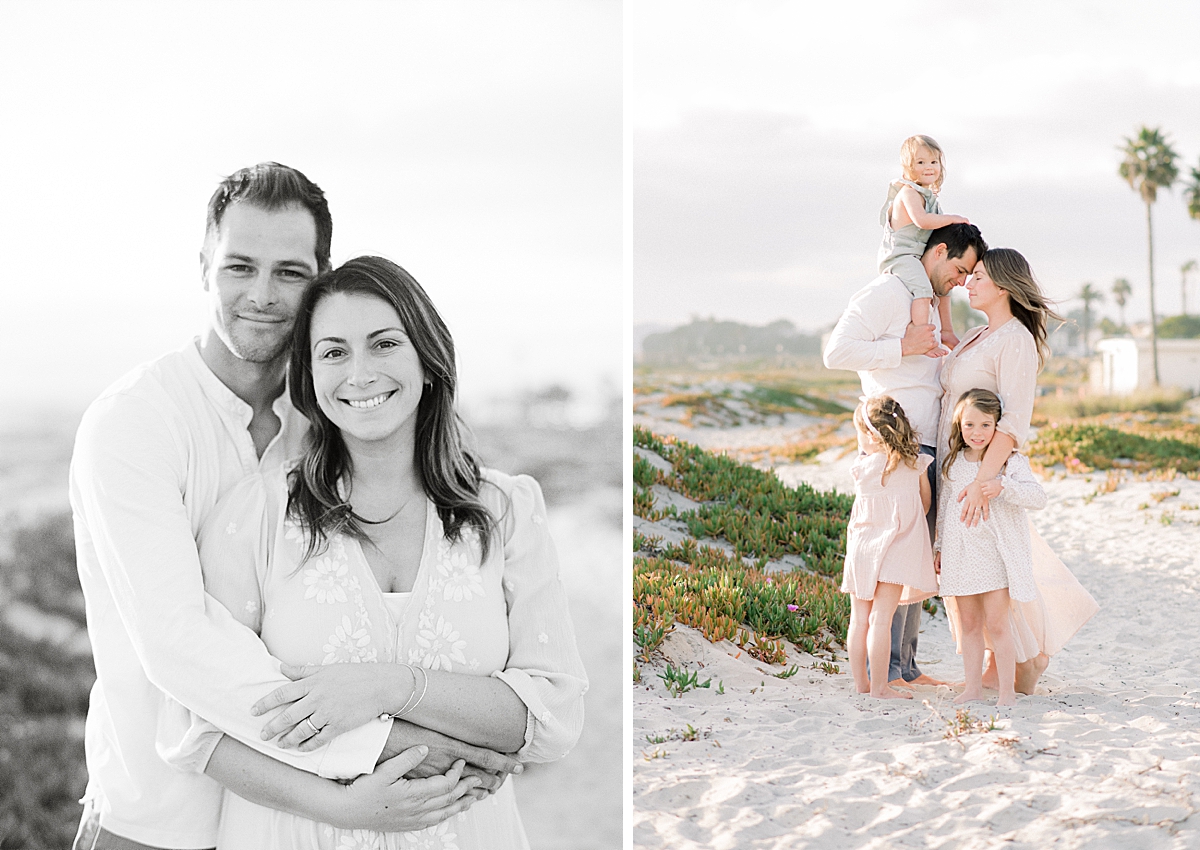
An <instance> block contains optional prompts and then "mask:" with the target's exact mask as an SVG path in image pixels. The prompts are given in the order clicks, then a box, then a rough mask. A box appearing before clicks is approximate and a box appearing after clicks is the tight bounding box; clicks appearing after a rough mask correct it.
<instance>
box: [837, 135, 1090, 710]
mask: <svg viewBox="0 0 1200 850" xmlns="http://www.w3.org/2000/svg"><path fill="white" fill-rule="evenodd" d="M901 165H902V173H903V178H902V179H900V180H896V181H894V182H893V183H892V184H891V185H890V187H889V191H888V197H887V202H886V203H885V204H884V207H883V210H882V212H881V215H880V218H881V224H882V225H883V243H882V245H881V246H880V250H879V271H880V275H879V277H877V278H876V279H875V280H873V281H872V282H871V283H869V284H867V285H866V286H865V287H863V288H862V289H861V290H859V291H858V292H857V293H855V294H854V296H853V297H852V298H851V299H850V304H849V306H848V307H847V308H846V310H845V312H844V313H843V314H842V317H841V318H840V319H839V320H838V323H837V325H836V326H835V327H834V329H833V333H832V335H831V336H830V339H829V342H828V344H827V345H826V348H825V351H824V362H825V365H826V367H828V368H830V369H850V370H854V371H856V372H858V374H859V378H860V379H861V382H862V390H863V400H862V402H861V403H860V404H859V406H858V408H857V409H856V410H855V411H854V425H855V429H856V431H857V433H858V445H859V451H860V454H859V456H858V458H857V459H856V460H855V462H854V464H853V466H852V468H851V473H852V474H853V476H854V485H855V500H854V508H853V510H852V511H851V515H850V522H849V526H848V528H847V541H846V562H845V569H844V573H843V575H844V577H843V581H842V591H843V592H845V593H848V594H849V595H850V602H851V616H850V628H849V633H848V635H847V641H846V643H847V650H848V652H849V655H850V669H851V673H852V675H853V677H854V684H855V687H856V689H857V691H858V692H859V693H863V694H867V693H869V694H870V695H871V696H874V697H879V698H882V699H911V698H912V693H911V690H910V687H911V686H912V685H914V684H922V685H942V684H946V683H944V682H939V681H937V680H935V679H932V678H931V677H929V676H927V675H924V674H922V673H921V671H920V669H919V668H918V667H917V660H916V653H917V638H918V633H919V626H920V618H921V608H922V606H921V604H920V603H921V602H922V601H923V600H925V599H928V598H930V597H932V596H935V595H940V596H942V598H943V599H944V600H945V605H946V613H947V617H948V619H949V622H950V628H951V630H952V632H953V634H954V637H955V640H956V642H957V646H958V652H959V653H960V654H961V655H962V657H963V677H964V685H963V690H962V693H961V694H960V695H959V696H958V697H957V698H956V699H955V702H956V703H963V702H968V701H974V700H982V699H984V696H985V695H984V688H990V689H994V690H996V691H998V699H997V704H998V705H1013V704H1014V703H1015V702H1016V694H1017V693H1018V692H1019V693H1022V694H1032V693H1034V690H1035V688H1036V686H1037V682H1038V679H1039V678H1040V677H1041V675H1042V673H1043V672H1044V671H1045V670H1046V667H1047V665H1049V663H1050V659H1051V657H1052V656H1053V655H1054V654H1055V653H1056V652H1058V651H1059V650H1060V649H1061V648H1062V647H1063V645H1064V644H1065V643H1066V642H1067V641H1068V640H1069V639H1070V638H1071V636H1072V635H1074V634H1075V633H1076V632H1077V631H1078V630H1079V628H1080V627H1081V626H1082V625H1083V624H1084V623H1086V622H1087V621H1088V620H1089V619H1090V618H1091V617H1092V615H1093V614H1095V613H1096V611H1097V610H1098V606H1097V604H1096V601H1095V600H1094V599H1093V598H1092V597H1091V595H1090V594H1089V593H1088V592H1087V590H1085V589H1084V588H1083V586H1082V585H1080V584H1079V582H1078V581H1077V580H1076V579H1075V577H1074V576H1073V575H1072V574H1071V573H1070V571H1069V570H1067V568H1066V567H1065V566H1064V565H1063V563H1062V562H1061V561H1060V560H1059V559H1058V558H1057V557H1056V556H1055V555H1054V553H1053V552H1052V551H1051V550H1050V548H1049V547H1048V546H1047V545H1046V543H1045V542H1044V541H1043V540H1042V539H1041V537H1040V536H1039V535H1038V533H1037V531H1036V530H1035V529H1034V527H1033V525H1032V523H1031V522H1030V521H1029V518H1028V517H1027V516H1026V512H1027V511H1029V510H1037V509H1040V508H1042V507H1044V506H1045V504H1046V494H1045V491H1044V490H1043V489H1042V487H1041V485H1040V484H1039V483H1038V480H1037V479H1036V478H1035V477H1034V475H1033V473H1032V471H1031V469H1030V465H1029V461H1028V459H1027V458H1026V457H1025V456H1024V455H1023V454H1021V450H1022V447H1023V446H1024V444H1025V442H1026V438H1027V436H1028V434H1029V424H1030V418H1031V416H1032V414H1033V403H1034V398H1035V396H1036V383H1037V375H1038V372H1039V371H1040V369H1041V367H1042V366H1043V365H1044V363H1045V360H1046V357H1047V354H1048V350H1049V349H1048V346H1047V343H1046V334H1047V322H1048V321H1049V320H1051V319H1057V318H1059V317H1058V316H1057V315H1056V314H1055V312H1054V311H1053V309H1052V308H1051V306H1050V303H1049V302H1048V301H1047V299H1046V297H1045V296H1044V295H1043V293H1042V291H1041V288H1040V287H1039V285H1038V283H1037V280H1036V279H1035V278H1034V275H1033V271H1032V269H1031V268H1030V266H1029V263H1028V262H1027V261H1026V260H1025V258H1024V257H1023V256H1021V254H1019V253H1018V252H1017V251H1014V250H1013V249H1011V248H988V246H987V244H986V243H985V242H984V240H983V236H982V234H981V233H980V231H979V228H978V227H976V226H975V225H973V224H971V223H970V222H969V221H968V220H967V219H966V218H964V217H962V216H958V215H946V214H943V213H942V212H941V209H940V206H939V203H938V192H939V191H940V189H941V186H942V181H943V179H944V177H945V174H946V169H945V162H944V154H943V152H942V149H941V148H940V147H939V146H938V144H937V142H935V141H934V140H933V139H931V138H929V137H928V136H922V135H918V136H912V137H910V138H908V139H906V140H905V141H904V143H903V145H902V146H901ZM955 286H965V287H966V289H967V292H968V294H969V297H970V303H971V307H973V308H974V309H975V310H978V311H980V312H982V313H983V314H984V315H985V316H986V317H987V324H986V325H983V326H982V327H977V328H973V329H971V330H970V331H968V332H967V333H966V334H964V336H963V337H962V339H959V338H958V337H956V336H955V334H954V331H953V327H952V323H951V318H950V297H949V296H950V292H951V290H952V289H953V288H954V287H955Z"/></svg>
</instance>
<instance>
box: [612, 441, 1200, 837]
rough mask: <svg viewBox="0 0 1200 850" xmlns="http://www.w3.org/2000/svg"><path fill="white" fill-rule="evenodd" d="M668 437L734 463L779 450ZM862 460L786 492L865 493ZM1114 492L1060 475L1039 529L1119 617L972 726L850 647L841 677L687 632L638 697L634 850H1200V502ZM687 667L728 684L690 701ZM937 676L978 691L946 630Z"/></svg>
mask: <svg viewBox="0 0 1200 850" xmlns="http://www.w3.org/2000/svg"><path fill="white" fill-rule="evenodd" d="M644 424H647V425H649V426H651V427H656V429H657V428H658V427H659V426H662V425H664V424H667V423H663V422H661V421H658V422H650V421H646V422H645V423H644ZM663 430H668V431H674V432H675V433H677V434H678V435H679V436H681V437H682V438H684V439H688V440H692V441H694V442H698V443H701V444H704V445H706V447H708V448H713V449H717V448H734V447H735V445H736V444H739V443H740V444H741V445H744V446H754V445H761V444H762V442H765V440H764V441H762V442H760V441H759V437H761V436H767V435H765V434H755V433H752V431H753V429H749V432H748V431H747V429H737V430H735V431H734V432H733V433H731V434H728V435H723V434H722V431H721V430H719V429H695V430H694V431H691V430H690V429H686V428H683V427H682V426H668V427H667V428H666V429H663ZM770 436H771V437H778V436H779V435H778V434H774V433H773V434H771V435H770ZM723 442H724V443H726V445H725V446H722V445H721V444H722V443H723ZM840 454H841V452H840V451H838V450H831V451H828V452H825V453H824V454H822V455H820V456H819V457H818V458H817V459H816V462H814V463H807V464H793V465H787V466H782V467H778V468H777V474H778V475H779V477H780V478H781V479H783V480H784V481H785V482H787V483H797V482H800V481H808V482H809V483H811V484H813V485H814V486H816V487H818V488H821V489H829V488H833V487H836V488H837V489H839V490H841V491H842V492H848V491H850V490H851V479H850V476H849V473H848V467H849V463H850V460H851V459H850V458H849V457H840V458H839V455H840ZM1104 481H1105V475H1104V473H1095V474H1092V475H1090V476H1089V475H1071V476H1066V477H1063V476H1060V475H1054V474H1051V475H1050V476H1049V477H1048V480H1046V481H1045V482H1044V486H1045V488H1046V490H1047V493H1048V495H1049V505H1048V507H1047V508H1046V509H1045V510H1043V511H1040V512H1036V513H1034V514H1031V516H1032V517H1033V520H1034V523H1035V525H1036V526H1037V528H1038V530H1039V531H1040V533H1041V534H1042V536H1043V537H1044V538H1045V540H1046V541H1047V542H1048V543H1049V544H1050V546H1051V547H1052V548H1053V549H1054V550H1055V552H1057V553H1058V555H1059V556H1060V557H1061V558H1062V559H1063V561H1064V562H1065V563H1066V565H1067V566H1068V567H1069V568H1070V569H1071V570H1072V572H1074V574H1075V575H1076V576H1077V577H1078V578H1079V580H1080V581H1081V582H1082V583H1083V585H1084V586H1085V587H1087V588H1088V590H1089V591H1090V592H1091V593H1092V595H1093V596H1094V597H1095V598H1096V599H1097V601H1098V602H1099V603H1100V612H1099V613H1098V614H1097V615H1096V616H1095V617H1094V618H1093V619H1092V620H1091V621H1090V622H1089V623H1088V624H1087V625H1086V626H1084V628H1083V629H1082V630H1081V631H1080V632H1079V633H1078V634H1077V635H1076V636H1075V638H1074V639H1073V640H1072V641H1071V642H1070V643H1069V644H1068V645H1067V646H1066V648H1065V649H1064V650H1063V651H1062V652H1061V653H1059V654H1058V655H1057V656H1055V657H1054V658H1053V660H1052V662H1051V664H1050V667H1049V670H1048V671H1047V673H1046V674H1045V676H1044V677H1043V678H1042V681H1041V683H1040V685H1039V688H1038V691H1037V693H1036V694H1035V695H1033V696H1029V697H1023V698H1020V699H1019V700H1018V703H1017V705H1016V706H1014V707H1011V708H1003V709H997V708H995V694H994V692H991V694H990V695H991V701H990V702H988V703H973V704H971V705H970V707H969V710H970V716H969V717H967V718H959V719H958V722H956V713H955V707H954V706H953V705H952V704H951V700H952V698H953V696H954V695H955V692H954V691H952V690H951V689H949V688H945V687H941V688H934V687H917V688H915V689H914V696H915V698H914V699H913V700H912V701H900V700H892V701H877V700H873V699H871V698H869V697H866V696H860V695H858V694H856V693H855V692H854V688H853V684H852V681H851V679H850V675H849V667H848V664H847V663H846V662H845V655H844V652H842V651H841V650H840V648H839V651H838V653H837V655H838V658H837V665H838V667H839V668H840V672H838V673H832V674H831V673H825V672H822V671H821V670H820V669H819V666H814V665H819V661H827V660H828V659H826V658H824V657H823V658H822V659H816V658H813V657H812V656H808V655H806V654H804V653H802V652H799V651H798V650H797V649H796V648H795V647H790V648H789V653H790V656H791V657H790V658H789V660H788V661H787V662H786V664H785V665H782V666H768V665H765V664H763V663H761V662H759V661H756V660H755V659H753V658H751V657H750V656H749V655H747V654H746V653H744V652H741V651H740V650H739V648H738V647H737V646H736V645H734V644H732V643H729V642H723V643H721V644H711V643H709V642H708V641H706V640H705V639H704V638H703V637H701V636H700V634H699V633H698V632H696V631H694V630H692V629H689V628H687V627H685V626H682V625H679V624H677V625H676V627H675V631H674V632H673V633H672V634H671V635H669V636H668V638H667V639H666V641H665V642H664V644H663V646H662V653H661V657H656V658H655V659H654V661H653V662H652V663H651V664H645V665H643V667H642V674H641V681H640V683H638V684H635V685H634V691H633V693H634V696H633V731H632V739H631V741H630V746H631V747H632V749H633V763H634V769H633V786H634V792H633V805H634V818H633V841H634V845H635V846H640V847H671V848H699V847H713V848H735V847H736V848H748V847H760V848H797V847H813V848H818V847H819V848H822V850H834V849H835V848H876V847H878V848H884V847H923V848H956V850H970V848H984V847H1001V846H1003V847H1011V848H1030V850H1033V848H1048V847H1055V848H1089V849H1090V848H1118V847H1119V848H1123V850H1133V848H1190V847H1200V684H1198V683H1200V653H1197V650H1196V647H1197V646H1198V645H1200V616H1198V612H1197V604H1198V601H1200V525H1198V521H1200V510H1197V507H1200V482H1197V481H1194V480H1190V479H1185V478H1182V477H1176V478H1175V479H1174V480H1172V481H1169V482H1167V481H1162V480H1145V479H1142V480H1135V479H1134V478H1133V477H1132V476H1128V477H1126V478H1125V479H1123V480H1122V481H1121V482H1120V484H1119V485H1118V486H1117V488H1116V489H1115V490H1114V491H1112V492H1098V488H1099V485H1100V484H1102V483H1103V482H1104ZM1176 491H1178V492H1177V493H1176ZM1163 494H1171V495H1163ZM668 523H669V521H668ZM634 524H635V529H637V530H639V531H641V532H642V533H644V534H655V533H662V532H661V531H660V530H659V529H658V528H657V527H661V526H663V525H664V523H648V522H646V521H645V520H641V519H638V518H636V517H635V523H634ZM668 663H670V664H673V665H674V666H675V667H679V666H681V665H682V666H684V667H686V668H687V669H688V670H695V671H698V673H699V679H700V681H701V682H703V681H704V680H705V679H711V683H710V686H709V687H708V688H701V689H695V690H691V691H688V692H686V693H684V694H683V695H682V696H681V697H679V698H673V697H672V696H671V695H670V694H669V693H668V692H667V690H666V688H665V687H664V684H663V681H662V680H661V679H659V678H658V677H657V674H658V673H660V672H661V671H662V670H663V669H664V668H665V666H666V665H667V664H668ZM918 663H919V664H920V666H921V669H922V671H923V672H925V673H928V674H929V675H931V676H933V677H935V678H938V679H943V680H951V681H961V679H962V661H961V658H960V657H959V656H958V655H956V653H955V649H954V645H953V642H952V640H951V637H950V632H949V629H948V627H947V623H946V618H945V615H944V613H942V612H941V611H939V612H938V613H937V614H936V615H930V614H929V613H928V612H925V613H924V615H923V626H922V633H921V638H920V646H919V651H918ZM793 664H795V665H798V666H799V668H800V669H799V672H798V674H796V675H794V676H792V677H790V678H785V679H780V678H777V677H775V675H774V674H775V673H778V672H780V671H781V670H783V669H785V667H789V666H791V665H793ZM720 689H723V691H724V693H723V694H722V693H720V692H719V690H720ZM993 717H994V718H995V720H994V723H992V718H993ZM992 725H994V727H995V728H994V729H990V730H989V729H987V727H988V726H992ZM952 728H957V729H958V731H959V734H958V735H955V734H954V733H953V731H952Z"/></svg>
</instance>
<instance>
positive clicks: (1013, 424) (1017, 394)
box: [995, 319, 1038, 451]
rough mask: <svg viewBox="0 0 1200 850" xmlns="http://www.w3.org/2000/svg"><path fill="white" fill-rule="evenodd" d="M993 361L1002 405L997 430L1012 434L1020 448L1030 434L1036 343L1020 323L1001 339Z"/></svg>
mask: <svg viewBox="0 0 1200 850" xmlns="http://www.w3.org/2000/svg"><path fill="white" fill-rule="evenodd" d="M1012 321H1014V322H1018V323H1019V322H1020V320H1019V319H1013V320H1012ZM995 363H996V395H998V396H1000V404H1001V405H1002V409H1001V413H1000V421H999V422H997V423H996V430H997V431H1002V432H1004V433H1005V434H1007V435H1008V436H1010V437H1012V438H1013V440H1014V441H1015V442H1016V449H1017V450H1018V451H1019V450H1020V449H1021V447H1022V446H1023V445H1024V444H1025V438H1026V437H1028V436H1029V420H1030V419H1031V418H1032V417H1033V400H1034V397H1035V394H1036V392H1037V373H1038V356H1037V345H1036V343H1034V341H1033V336H1032V335H1030V333H1029V331H1027V330H1026V329H1025V327H1024V326H1023V325H1022V326H1021V327H1019V328H1017V329H1016V330H1015V332H1012V333H1009V334H1007V335H1006V337H1005V338H1004V339H1003V340H1000V345H998V346H997V347H996V354H995Z"/></svg>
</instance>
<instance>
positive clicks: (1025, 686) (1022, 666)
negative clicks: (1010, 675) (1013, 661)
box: [1016, 653, 1050, 696]
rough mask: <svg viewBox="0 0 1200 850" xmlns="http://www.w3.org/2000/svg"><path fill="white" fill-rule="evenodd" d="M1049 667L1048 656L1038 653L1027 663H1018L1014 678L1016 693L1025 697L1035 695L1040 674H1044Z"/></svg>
mask: <svg viewBox="0 0 1200 850" xmlns="http://www.w3.org/2000/svg"><path fill="white" fill-rule="evenodd" d="M1049 666H1050V656H1049V655H1046V654H1045V653H1039V654H1038V655H1037V656H1036V657H1034V658H1032V659H1030V660H1029V661H1021V662H1018V663H1017V676H1016V679H1017V681H1016V690H1017V692H1018V693H1022V694H1025V695H1026V696H1029V695H1032V694H1033V693H1035V692H1036V691H1037V683H1038V679H1040V678H1042V674H1043V673H1045V672H1046V668H1047V667H1049Z"/></svg>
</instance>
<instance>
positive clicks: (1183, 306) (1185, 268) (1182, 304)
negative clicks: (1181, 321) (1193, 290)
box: [1179, 260, 1196, 316]
mask: <svg viewBox="0 0 1200 850" xmlns="http://www.w3.org/2000/svg"><path fill="white" fill-rule="evenodd" d="M1195 270H1196V261H1195V260H1188V261H1187V262H1186V263H1184V264H1183V265H1182V266H1180V267H1179V312H1180V313H1182V314H1183V315H1185V316H1186V315H1187V276H1188V275H1189V274H1191V273H1192V272H1194V271H1195Z"/></svg>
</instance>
